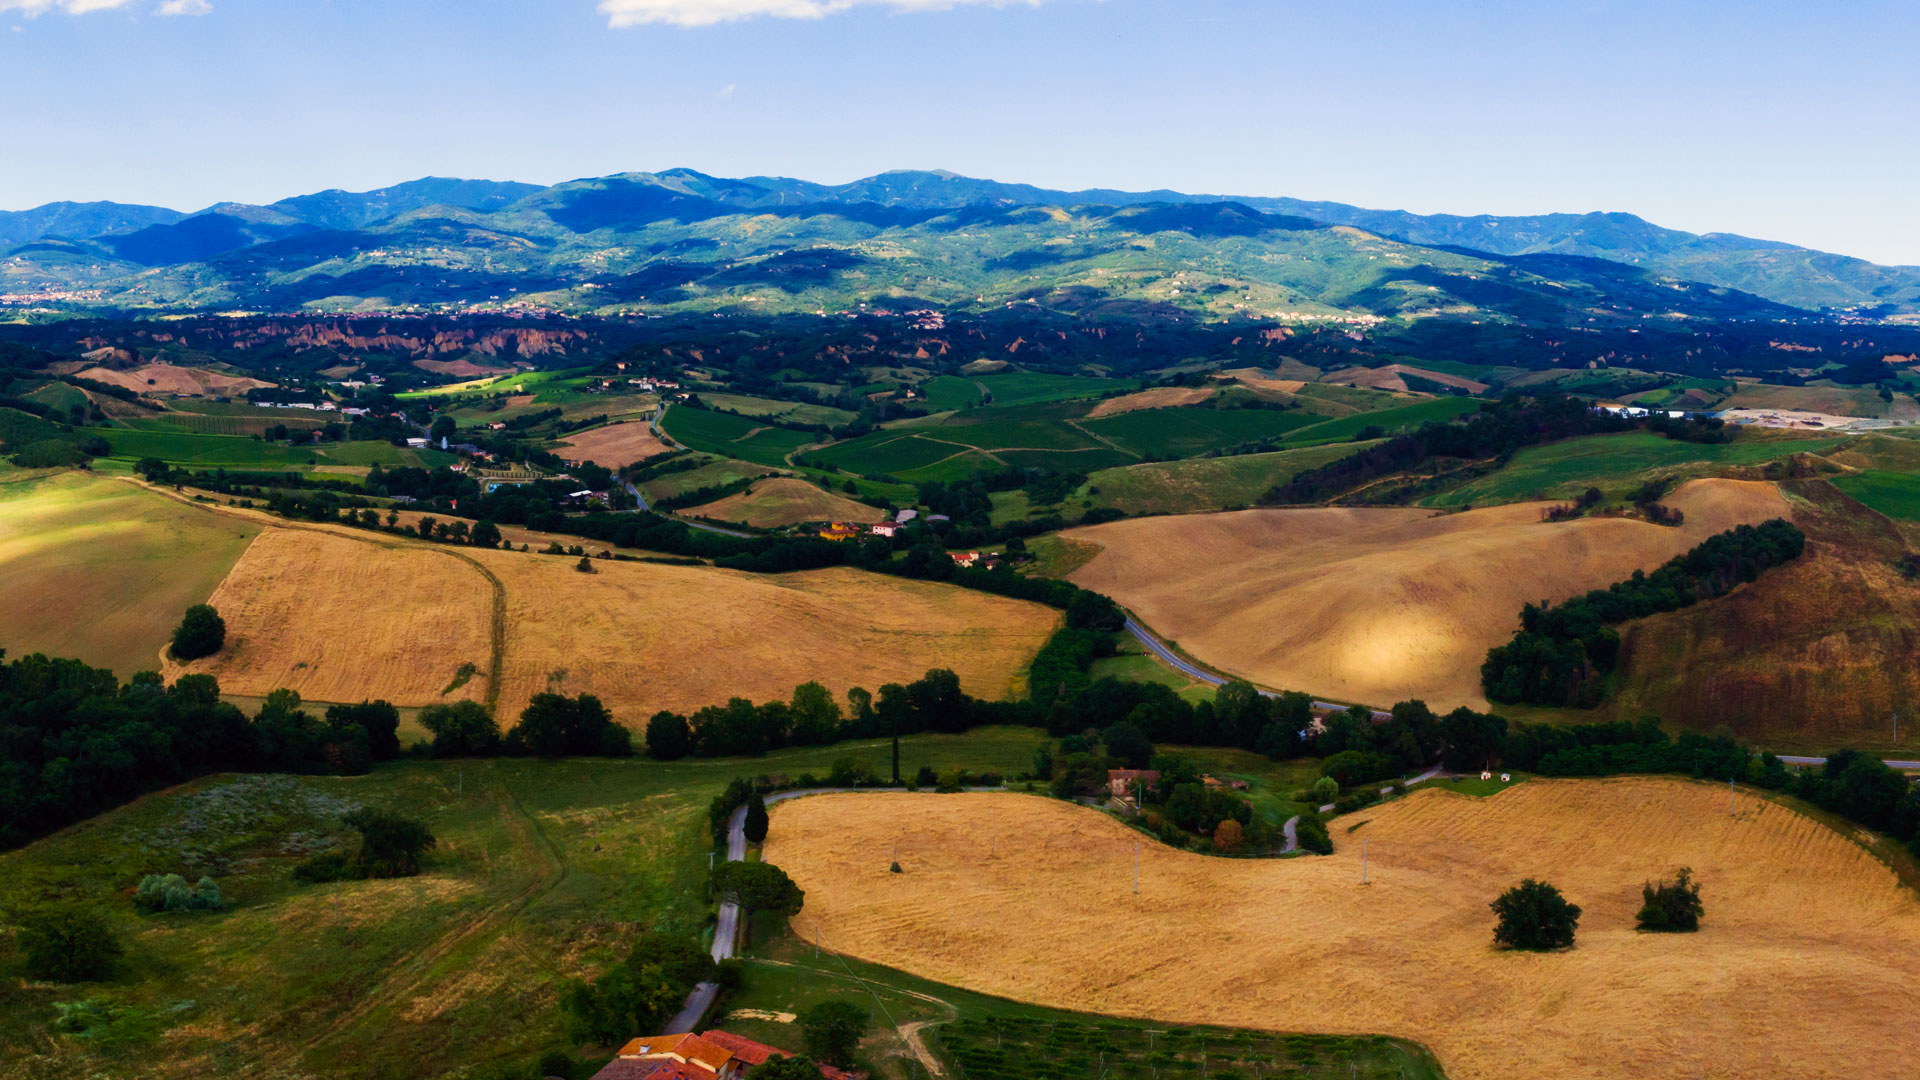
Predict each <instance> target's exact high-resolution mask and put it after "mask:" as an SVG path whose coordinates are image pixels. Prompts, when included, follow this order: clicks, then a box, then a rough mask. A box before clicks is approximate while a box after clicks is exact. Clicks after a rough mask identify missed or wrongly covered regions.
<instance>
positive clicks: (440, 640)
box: [169, 528, 1059, 727]
mask: <svg viewBox="0 0 1920 1080" xmlns="http://www.w3.org/2000/svg"><path fill="white" fill-rule="evenodd" d="M213 602H214V604H215V606H216V607H217V608H219V610H220V612H221V614H222V616H223V617H224V618H225V619H226V621H227V639H228V643H229V644H228V647H227V648H226V650H224V651H223V652H222V653H220V654H219V655H218V656H215V657H212V658H209V659H207V660H202V661H197V662H195V663H194V664H192V665H189V666H187V667H184V668H182V667H180V666H178V665H171V666H170V667H169V673H170V676H171V674H177V673H178V672H179V671H181V670H188V671H195V672H201V671H204V672H207V673H210V674H213V675H215V676H217V677H218V678H219V679H220V683H221V686H222V687H223V688H225V689H226V690H228V691H230V692H232V693H236V694H244V695H249V696H258V695H263V694H266V693H267V692H268V691H270V690H273V689H276V688H279V687H288V688H291V689H293V690H296V691H298V692H299V693H300V695H301V696H302V697H304V698H309V699H313V700H319V701H360V700H362V699H366V698H383V699H385V700H388V701H391V702H393V703H394V704H396V705H403V706H419V705H427V704H432V703H435V702H438V701H442V700H449V698H448V697H443V693H442V692H443V691H444V690H445V688H446V687H447V686H448V685H449V684H450V683H451V682H452V681H453V676H454V673H455V672H456V671H458V670H459V669H460V668H461V666H462V665H465V664H472V665H474V666H475V667H477V668H478V671H479V674H477V675H475V676H474V677H473V678H472V679H471V680H469V681H468V682H467V683H466V684H465V686H463V687H462V688H461V689H459V690H458V691H456V692H455V693H454V694H453V695H452V697H455V698H457V697H465V696H471V697H474V698H479V699H484V700H489V701H497V703H498V712H499V715H500V716H501V717H502V718H503V720H504V721H505V722H506V724H509V725H510V724H511V722H512V720H513V719H514V718H515V717H517V716H518V715H519V712H520V710H521V709H522V708H523V707H524V706H525V705H526V702H527V701H528V699H530V698H531V697H532V696H533V695H534V694H538V693H543V692H548V691H552V692H557V693H565V694H579V693H592V694H595V695H597V696H598V697H599V698H600V699H601V700H602V701H604V702H605V703H606V705H607V707H608V708H610V709H612V710H613V712H614V714H615V716H616V718H617V719H619V720H621V721H623V722H625V723H627V724H629V725H632V726H636V727H638V726H640V725H642V724H643V723H644V721H645V720H646V718H647V717H649V716H651V715H652V714H653V713H654V712H656V711H658V710H660V709H674V710H677V711H683V712H690V711H692V710H695V709H699V708H701V707H703V706H706V705H718V704H724V703H725V702H726V701H727V700H728V699H729V698H733V697H748V698H752V699H753V700H755V701H766V700H769V699H773V698H780V699H785V698H786V697H788V696H789V695H790V694H791V693H792V692H793V688H794V687H795V686H797V685H799V684H800V683H803V682H808V681H812V680H818V681H820V682H822V683H825V684H826V685H827V686H828V688H829V689H831V690H833V691H834V692H835V693H836V694H838V693H843V692H844V691H846V690H847V689H848V688H850V687H853V686H865V687H867V688H868V689H869V690H877V689H878V688H879V687H880V686H881V685H882V684H884V683H889V682H909V681H911V680H913V679H916V678H919V677H920V676H921V675H923V674H925V673H926V671H927V670H928V669H930V668H935V667H948V668H952V669H953V670H954V671H955V672H957V673H958V674H959V676H960V679H961V683H962V685H963V686H965V687H966V688H967V690H968V691H969V692H971V693H974V694H977V695H980V696H982V697H987V698H1000V697H1003V696H1005V695H1007V694H1008V693H1010V692H1012V691H1013V690H1014V689H1015V688H1016V686H1017V679H1018V677H1019V675H1020V673H1021V672H1022V671H1023V670H1024V669H1025V667H1026V665H1027V663H1028V662H1029V661H1030V660H1031V659H1032V657H1033V654H1034V653H1035V652H1037V651H1038V650H1039V648H1040V646H1041V644H1042V643H1043V642H1044V641H1045V640H1046V638H1047V636H1048V635H1049V634H1050V633H1051V632H1052V631H1053V628H1054V626H1055V624H1056V623H1057V621H1058V618H1059V616H1058V613H1057V612H1055V611H1053V610H1052V609H1049V608H1044V607H1040V606H1038V605H1034V604H1027V603H1022V602H1019V601H1014V600H1007V599H1003V598H1001V597H997V596H991V595H988V594H986V593H980V592H973V591H969V590H964V589H959V588H955V587H952V586H948V585H939V584H934V583H929V582H915V581H907V580H904V579H900V578H893V577H886V576H882V575H877V574H867V573H862V572H859V571H855V570H843V569H831V570H820V571H811V572H806V573H797V574H781V575H760V574H747V573H741V572H736V571H728V570H715V569H711V568H707V567H688V566H668V565H661V564H655V563H633V562H602V563H598V564H597V565H596V572H595V573H593V574H582V573H579V572H578V571H576V570H575V569H574V560H571V559H564V558H555V557H551V556H543V555H537V554H521V553H518V552H505V551H490V550H483V549H476V548H466V549H462V548H453V547H446V546H437V545H426V544H421V543H417V542H407V541H398V540H394V539H392V538H386V537H380V536H377V535H376V534H351V533H347V532H346V531H345V530H332V529H307V528H299V529H295V528H274V529H272V530H270V531H269V532H268V533H267V534H266V535H264V536H262V537H261V538H260V540H258V541H256V542H255V544H254V545H253V547H252V548H250V549H249V550H248V552H247V554H246V556H244V557H243V558H242V559H241V560H240V562H239V563H238V564H237V565H236V566H235V567H234V569H233V572H232V573H231V574H230V575H229V576H228V578H227V580H226V581H224V582H222V583H221V585H220V587H219V589H218V590H217V591H216V592H215V593H214V600H213ZM715 656H725V657H726V658H727V662H726V663H721V664H716V663H713V662H712V661H713V657H715ZM495 670H498V671H499V673H500V674H499V677H498V678H497V679H495V678H489V674H490V673H491V672H494V671H495Z"/></svg>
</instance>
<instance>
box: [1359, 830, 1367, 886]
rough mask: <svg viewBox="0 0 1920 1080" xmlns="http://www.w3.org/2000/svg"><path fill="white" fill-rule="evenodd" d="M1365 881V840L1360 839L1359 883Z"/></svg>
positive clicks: (1364, 882) (1363, 883)
mask: <svg viewBox="0 0 1920 1080" xmlns="http://www.w3.org/2000/svg"><path fill="white" fill-rule="evenodd" d="M1366 883H1367V842H1366V841H1365V840H1362V841H1360V884H1362V885H1365V884H1366Z"/></svg>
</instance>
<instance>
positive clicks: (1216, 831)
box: [1213, 818, 1247, 855]
mask: <svg viewBox="0 0 1920 1080" xmlns="http://www.w3.org/2000/svg"><path fill="white" fill-rule="evenodd" d="M1246 842H1247V831H1246V829H1244V828H1243V827H1241V825H1240V823H1239V822H1237V821H1235V820H1233V819H1232V818H1228V819H1227V820H1225V821H1223V822H1221V823H1220V824H1218V825H1216V826H1214V828H1213V846H1214V847H1215V848H1216V849H1218V850H1220V851H1223V852H1226V853H1227V854H1229V855H1231V854H1233V853H1235V852H1237V851H1239V850H1240V849H1241V848H1242V847H1244V846H1246Z"/></svg>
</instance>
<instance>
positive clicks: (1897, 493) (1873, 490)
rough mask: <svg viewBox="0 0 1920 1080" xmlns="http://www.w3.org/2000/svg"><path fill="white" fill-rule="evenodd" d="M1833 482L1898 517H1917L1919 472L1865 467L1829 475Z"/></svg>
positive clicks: (1909, 518)
mask: <svg viewBox="0 0 1920 1080" xmlns="http://www.w3.org/2000/svg"><path fill="white" fill-rule="evenodd" d="M1833 486H1834V487H1837V488H1839V489H1840V490H1841V491H1844V492H1846V493H1847V494H1848V495H1851V496H1853V497H1854V498H1856V499H1858V500H1860V501H1861V502H1862V503H1864V504H1865V505H1866V506H1867V507H1868V508H1869V509H1872V510H1878V511H1879V512H1880V513H1882V514H1885V515H1887V516H1888V517H1890V518H1899V519H1900V520H1901V521H1920V476H1916V475H1914V474H1913V473H1904V472H1886V471H1883V470H1879V469H1869V470H1867V471H1866V472H1858V473H1851V474H1849V475H1846V476H1836V477H1834V478H1833Z"/></svg>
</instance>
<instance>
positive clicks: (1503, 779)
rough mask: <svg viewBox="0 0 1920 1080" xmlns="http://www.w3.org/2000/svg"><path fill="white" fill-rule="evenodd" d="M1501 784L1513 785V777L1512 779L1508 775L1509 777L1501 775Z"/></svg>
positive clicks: (1504, 774)
mask: <svg viewBox="0 0 1920 1080" xmlns="http://www.w3.org/2000/svg"><path fill="white" fill-rule="evenodd" d="M1500 782H1501V783H1503V784H1511V783H1513V777H1511V776H1508V775H1507V774H1506V773H1501V774H1500Z"/></svg>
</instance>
